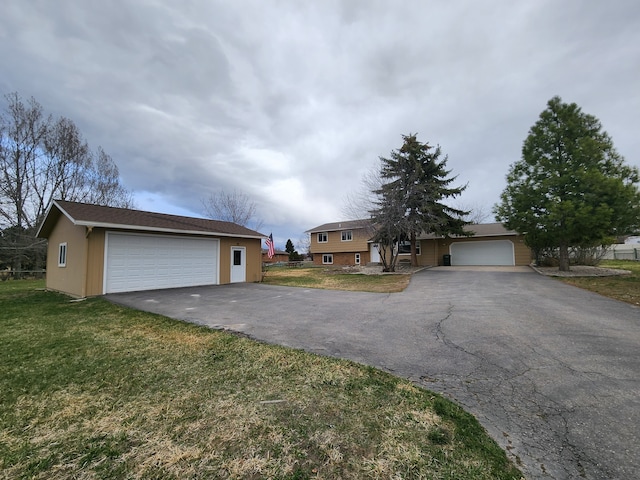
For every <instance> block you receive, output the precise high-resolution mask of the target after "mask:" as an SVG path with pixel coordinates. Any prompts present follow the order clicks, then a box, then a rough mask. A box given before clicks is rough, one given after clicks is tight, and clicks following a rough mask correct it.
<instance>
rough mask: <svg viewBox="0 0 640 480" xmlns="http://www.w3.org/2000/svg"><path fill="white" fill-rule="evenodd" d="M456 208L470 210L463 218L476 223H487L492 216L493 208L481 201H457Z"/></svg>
mask: <svg viewBox="0 0 640 480" xmlns="http://www.w3.org/2000/svg"><path fill="white" fill-rule="evenodd" d="M454 208H456V209H458V210H463V211H466V212H469V213H468V214H467V215H465V216H464V217H463V218H464V220H466V221H467V222H471V223H472V224H474V225H478V224H480V223H486V222H487V221H489V220H490V219H491V217H492V214H491V208H489V207H487V206H486V205H482V204H479V203H465V202H456V203H455V204H454Z"/></svg>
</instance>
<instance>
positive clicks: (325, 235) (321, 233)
mask: <svg viewBox="0 0 640 480" xmlns="http://www.w3.org/2000/svg"><path fill="white" fill-rule="evenodd" d="M320 235H322V236H323V237H324V240H320ZM317 239H318V243H327V242H328V241H329V234H328V233H327V232H318V236H317Z"/></svg>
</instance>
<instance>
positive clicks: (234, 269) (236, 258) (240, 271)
mask: <svg viewBox="0 0 640 480" xmlns="http://www.w3.org/2000/svg"><path fill="white" fill-rule="evenodd" d="M246 281H247V249H246V248H245V247H231V283H239V282H246Z"/></svg>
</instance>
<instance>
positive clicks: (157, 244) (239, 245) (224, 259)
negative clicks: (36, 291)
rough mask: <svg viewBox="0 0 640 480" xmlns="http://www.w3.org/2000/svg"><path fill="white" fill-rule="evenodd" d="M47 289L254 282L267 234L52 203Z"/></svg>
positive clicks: (43, 234)
mask: <svg viewBox="0 0 640 480" xmlns="http://www.w3.org/2000/svg"><path fill="white" fill-rule="evenodd" d="M37 236H38V237H40V238H46V239H48V242H49V243H48V247H47V288H50V289H52V290H57V291H59V292H64V293H67V294H69V295H72V296H75V297H86V296H93V295H103V294H106V293H116V292H129V291H136V290H153V289H159V288H178V287H190V286H196V285H219V284H225V283H234V282H257V281H260V279H261V277H262V261H261V245H262V239H263V238H265V237H264V235H262V234H261V233H258V232H256V231H254V230H250V229H248V228H245V227H242V226H240V225H236V224H234V223H230V222H222V221H217V220H207V219H202V218H192V217H182V216H177V215H165V214H161V213H153V212H144V211H140V210H130V209H125V208H114V207H104V206H98V205H90V204H85V203H76V202H66V201H61V200H54V201H53V203H52V204H51V206H50V207H49V209H48V210H47V213H46V215H45V219H44V221H43V222H42V225H41V226H40V229H39V230H38V233H37Z"/></svg>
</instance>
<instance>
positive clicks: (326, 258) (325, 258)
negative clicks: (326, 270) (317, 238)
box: [322, 253, 333, 265]
mask: <svg viewBox="0 0 640 480" xmlns="http://www.w3.org/2000/svg"><path fill="white" fill-rule="evenodd" d="M322 263H323V264H324V265H332V264H333V253H325V254H324V255H322Z"/></svg>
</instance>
